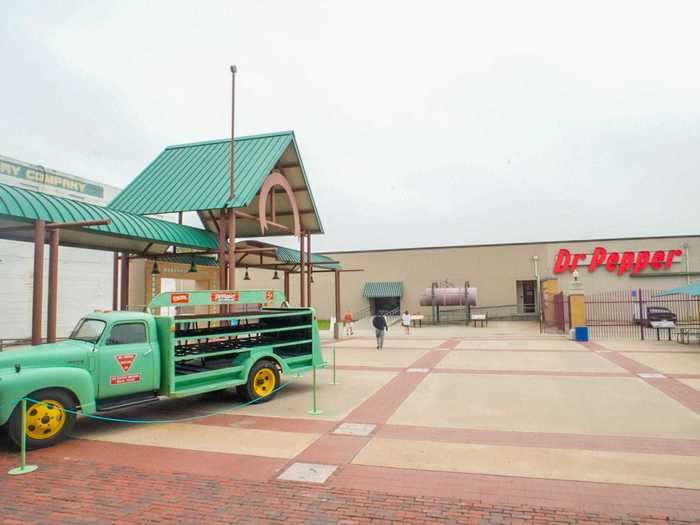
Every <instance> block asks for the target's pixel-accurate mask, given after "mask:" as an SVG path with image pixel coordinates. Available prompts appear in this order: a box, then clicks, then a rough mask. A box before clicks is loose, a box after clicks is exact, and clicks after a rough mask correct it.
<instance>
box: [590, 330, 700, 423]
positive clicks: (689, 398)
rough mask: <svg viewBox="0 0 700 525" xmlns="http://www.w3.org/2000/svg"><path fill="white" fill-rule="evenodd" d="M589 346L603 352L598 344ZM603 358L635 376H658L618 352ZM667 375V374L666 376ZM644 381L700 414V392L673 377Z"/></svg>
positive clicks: (603, 355)
mask: <svg viewBox="0 0 700 525" xmlns="http://www.w3.org/2000/svg"><path fill="white" fill-rule="evenodd" d="M587 346H588V347H589V348H591V349H593V350H602V349H603V347H601V346H600V345H598V344H596V343H592V342H591V343H587ZM598 355H600V356H601V357H604V358H606V359H607V360H609V361H612V362H613V363H615V364H616V365H618V366H621V367H622V368H624V369H625V370H628V371H630V372H631V373H633V374H654V373H656V374H658V373H660V372H659V371H658V370H655V369H653V368H650V367H648V366H646V365H643V364H641V363H638V362H637V361H635V360H634V359H630V358H629V357H627V356H624V355H621V354H619V353H617V352H605V353H600V354H598ZM664 375H666V374H664ZM641 379H643V380H644V381H645V382H646V383H647V384H649V385H651V386H653V387H655V388H657V389H658V390H660V391H661V392H663V393H664V394H666V395H667V396H668V397H670V398H672V399H674V400H676V401H678V402H679V403H680V404H681V405H683V406H684V407H686V408H687V409H689V410H692V411H693V412H695V413H696V414H700V392H698V391H697V390H695V389H694V388H691V387H689V386H688V385H686V384H684V383H681V382H680V381H678V380H677V379H675V378H673V377H663V378H661V377H660V378H654V377H644V378H641Z"/></svg>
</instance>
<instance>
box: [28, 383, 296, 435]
mask: <svg viewBox="0 0 700 525" xmlns="http://www.w3.org/2000/svg"><path fill="white" fill-rule="evenodd" d="M288 385H289V383H285V384H284V385H281V386H279V387H278V388H275V389H274V390H273V391H272V392H270V394H268V395H271V394H273V393H277V392H279V391H280V390H282V389H284V388H286V387H287V386H288ZM265 397H268V396H265ZM22 399H23V400H26V401H31V402H32V403H43V401H37V400H36V399H32V398H30V397H24V398H22ZM262 399H265V398H264V397H259V398H257V399H252V400H251V401H247V402H245V403H242V404H240V405H237V406H235V407H233V408H232V409H228V410H218V411H215V412H209V413H207V414H201V415H198V416H191V417H183V418H178V419H124V418H118V417H107V416H98V415H95V414H83V413H82V412H80V411H78V410H69V409H67V408H61V409H60V410H62V411H63V412H67V413H68V414H74V415H79V416H82V417H87V418H89V419H97V420H99V421H111V422H113V423H132V424H139V425H140V424H167V423H182V422H185V421H196V420H198V419H204V418H207V417H211V416H218V415H225V414H230V413H231V412H233V411H235V410H239V409H241V408H245V407H247V406H249V405H252V404H254V403H257V402H258V401H261V400H262ZM20 401H21V400H20ZM134 408H136V407H134Z"/></svg>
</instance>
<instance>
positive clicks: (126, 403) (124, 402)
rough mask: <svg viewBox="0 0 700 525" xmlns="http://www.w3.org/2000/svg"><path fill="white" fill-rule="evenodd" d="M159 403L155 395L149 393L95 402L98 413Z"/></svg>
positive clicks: (158, 398)
mask: <svg viewBox="0 0 700 525" xmlns="http://www.w3.org/2000/svg"><path fill="white" fill-rule="evenodd" d="M158 401H160V397H158V396H157V395H156V394H155V393H153V392H149V393H148V394H138V395H131V396H123V397H121V396H120V397H115V398H111V399H105V400H104V401H98V402H97V411H98V412H112V411H114V410H120V409H122V408H131V407H135V406H141V405H148V404H151V403H156V402H158Z"/></svg>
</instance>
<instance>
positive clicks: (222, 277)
mask: <svg viewBox="0 0 700 525" xmlns="http://www.w3.org/2000/svg"><path fill="white" fill-rule="evenodd" d="M225 289H226V220H225V215H224V210H221V212H220V214H219V290H225Z"/></svg>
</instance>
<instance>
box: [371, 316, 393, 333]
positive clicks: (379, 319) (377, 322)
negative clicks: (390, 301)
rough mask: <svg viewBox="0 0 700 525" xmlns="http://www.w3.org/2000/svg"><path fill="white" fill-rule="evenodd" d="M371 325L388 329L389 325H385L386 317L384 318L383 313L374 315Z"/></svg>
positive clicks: (379, 328)
mask: <svg viewBox="0 0 700 525" xmlns="http://www.w3.org/2000/svg"><path fill="white" fill-rule="evenodd" d="M372 326H374V327H375V328H376V329H377V330H387V331H388V330H389V327H388V326H387V325H386V319H384V316H383V315H375V316H374V319H372Z"/></svg>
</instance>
